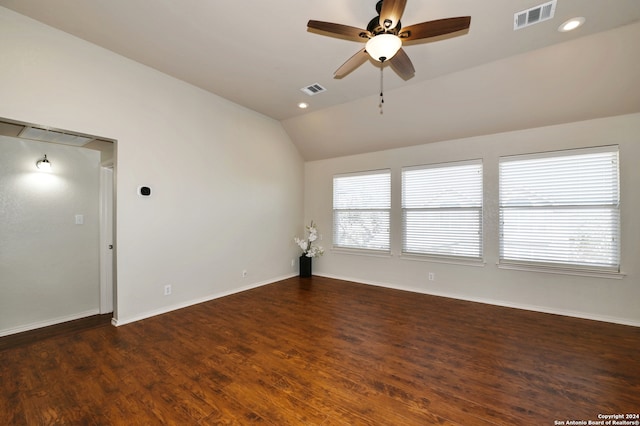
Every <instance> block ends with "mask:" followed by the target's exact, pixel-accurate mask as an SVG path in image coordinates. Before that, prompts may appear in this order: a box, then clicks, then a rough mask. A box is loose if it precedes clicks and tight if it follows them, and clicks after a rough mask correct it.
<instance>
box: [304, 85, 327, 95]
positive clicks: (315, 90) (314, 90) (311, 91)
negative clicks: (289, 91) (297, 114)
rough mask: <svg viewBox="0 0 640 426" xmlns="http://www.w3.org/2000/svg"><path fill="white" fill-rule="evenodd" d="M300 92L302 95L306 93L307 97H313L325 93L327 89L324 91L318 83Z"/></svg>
mask: <svg viewBox="0 0 640 426" xmlns="http://www.w3.org/2000/svg"><path fill="white" fill-rule="evenodd" d="M300 90H302V91H303V92H304V93H306V94H307V95H309V96H313V95H317V94H318V93H322V92H325V91H326V90H327V89H325V88H324V87H322V86H320V84H318V83H314V84H312V85H310V86H307V87H303V88H302V89H300Z"/></svg>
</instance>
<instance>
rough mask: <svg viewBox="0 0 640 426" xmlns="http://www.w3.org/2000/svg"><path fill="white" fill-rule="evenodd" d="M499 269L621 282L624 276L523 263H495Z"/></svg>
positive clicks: (607, 272)
mask: <svg viewBox="0 0 640 426" xmlns="http://www.w3.org/2000/svg"><path fill="white" fill-rule="evenodd" d="M496 265H497V266H498V268H499V269H507V270H512V271H526V272H542V273H545V274H559V275H574V276H579V277H593V278H606V279H611V280H621V279H623V278H624V277H625V276H626V274H624V273H622V272H615V271H597V270H590V269H579V268H569V267H567V268H562V267H556V266H544V265H530V264H524V263H505V262H502V263H501V262H498V263H496Z"/></svg>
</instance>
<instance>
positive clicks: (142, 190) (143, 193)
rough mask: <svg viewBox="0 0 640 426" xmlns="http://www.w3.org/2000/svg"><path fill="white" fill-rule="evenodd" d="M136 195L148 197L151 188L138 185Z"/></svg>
mask: <svg viewBox="0 0 640 426" xmlns="http://www.w3.org/2000/svg"><path fill="white" fill-rule="evenodd" d="M138 195H140V196H141V197H150V196H151V188H150V187H148V186H139V187H138Z"/></svg>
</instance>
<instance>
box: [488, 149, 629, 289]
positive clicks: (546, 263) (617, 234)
mask: <svg viewBox="0 0 640 426" xmlns="http://www.w3.org/2000/svg"><path fill="white" fill-rule="evenodd" d="M603 153H604V154H612V156H613V157H614V161H615V162H616V171H615V173H616V174H615V176H613V177H612V179H613V182H614V183H615V185H616V188H615V190H614V192H613V193H612V195H611V196H612V199H613V200H615V201H614V202H612V203H609V204H606V203H599V204H595V203H594V204H588V202H587V201H583V203H582V204H580V203H579V202H576V203H575V204H570V203H568V202H567V201H565V204H557V203H556V205H552V204H543V203H541V202H540V201H537V202H535V201H531V202H530V203H531V204H532V205H531V206H524V205H515V204H511V205H508V206H507V205H504V204H505V201H504V200H503V192H504V188H503V182H504V178H503V175H504V171H503V164H507V163H515V162H520V161H528V160H550V161H553V160H556V159H560V158H562V157H572V156H574V157H583V158H584V156H588V155H592V154H603ZM551 182H552V181H551ZM498 186H499V195H498V230H499V241H498V244H499V253H498V259H499V260H498V266H499V267H500V268H503V269H521V270H532V271H542V272H561V273H567V274H575V275H588V276H599V277H615V278H619V277H620V276H621V267H622V266H621V259H622V253H621V244H620V239H621V228H622V225H621V211H620V196H621V193H620V159H619V146H618V145H606V146H598V147H585V148H574V149H566V150H558V151H547V152H541V153H532V154H520V155H510V156H501V157H499V166H498ZM528 199H531V197H530V198H528ZM515 209H521V210H522V211H531V212H533V211H536V210H537V211H543V210H547V211H551V212H556V213H557V212H562V211H564V212H565V213H567V212H570V211H571V209H573V210H574V211H579V210H584V211H585V212H589V211H593V212H595V211H596V210H598V209H600V210H606V209H610V212H611V213H613V214H614V216H615V217H614V220H613V221H612V222H611V225H612V226H611V228H608V229H607V231H609V232H610V233H611V234H613V235H614V236H613V238H614V239H615V244H614V248H613V254H614V255H615V256H614V258H615V264H611V265H604V264H595V263H591V264H589V263H588V262H586V261H584V262H579V261H576V262H568V261H566V260H565V261H562V259H559V258H558V257H557V258H556V259H555V260H535V259H523V258H515V256H511V257H505V246H504V244H505V240H506V238H505V217H504V216H505V211H508V210H515ZM550 214H553V213H550ZM559 215H560V216H561V215H562V213H560V214H559ZM576 222H578V221H576ZM590 235H591V234H590ZM548 241H549V242H548V244H551V243H553V240H548ZM567 253H568V252H567ZM565 256H566V255H565Z"/></svg>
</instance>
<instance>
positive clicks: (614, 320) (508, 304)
mask: <svg viewBox="0 0 640 426" xmlns="http://www.w3.org/2000/svg"><path fill="white" fill-rule="evenodd" d="M314 275H318V276H319V277H326V278H333V279H337V280H343V281H351V282H355V283H359V284H366V285H373V286H376V287H385V288H391V289H394V290H402V291H409V292H412V293H419V294H428V295H430V296H439V297H447V298H450V299H457V300H465V301H467V302H477V303H484V304H486V305H494V306H503V307H505V308H515V309H522V310H525V311H533V312H541V313H545V314H554V315H563V316H566V317H574V318H581V319H587V320H593V321H601V322H610V323H613V324H621V325H630V326H633V327H640V322H638V321H634V320H630V319H628V318H619V317H611V316H607V315H597V314H592V313H589V312H576V311H568V310H563V309H554V308H549V307H546V306H536V305H527V304H522V303H511V302H505V301H502V300H493V299H485V298H477V297H467V296H460V295H459V294H454V293H444V292H428V291H419V290H418V289H415V288H411V287H404V286H398V285H395V284H389V283H382V282H375V281H366V280H361V279H358V278H349V277H341V276H337V275H331V274H314Z"/></svg>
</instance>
